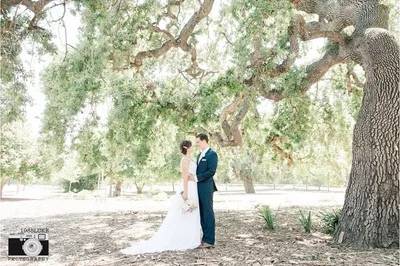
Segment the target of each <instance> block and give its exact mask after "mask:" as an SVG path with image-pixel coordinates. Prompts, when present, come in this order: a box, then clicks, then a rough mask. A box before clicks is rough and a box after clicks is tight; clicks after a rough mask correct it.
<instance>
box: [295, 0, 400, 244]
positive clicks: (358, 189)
mask: <svg viewBox="0 0 400 266" xmlns="http://www.w3.org/2000/svg"><path fill="white" fill-rule="evenodd" d="M294 4H295V6H296V8H297V9H299V10H302V11H305V12H308V13H314V14H318V15H319V17H320V21H319V22H312V23H304V22H303V25H302V28H303V29H305V30H304V31H303V32H301V33H300V35H301V36H302V39H303V40H304V39H306V40H307V39H311V38H313V36H316V37H318V36H321V34H322V33H327V32H334V33H335V34H334V35H332V34H331V33H330V34H326V35H325V37H326V38H328V39H330V40H331V41H333V42H336V43H337V44H338V46H339V53H338V55H339V56H340V57H342V58H343V62H346V61H350V60H353V61H355V62H356V63H360V64H361V65H362V67H363V69H364V71H365V74H366V83H365V85H364V96H363V101H362V106H361V109H360V112H359V116H358V118H357V121H356V125H355V128H354V133H353V160H352V167H351V172H350V179H349V184H348V187H347V190H346V196H345V203H344V207H343V211H342V215H341V217H340V220H339V226H338V229H337V231H336V233H335V240H336V241H337V242H338V243H344V244H351V245H353V246H358V247H398V246H399V209H398V204H399V140H400V138H399V112H400V95H399V90H400V88H399V75H400V59H399V45H398V43H397V41H396V39H395V38H394V37H393V36H392V35H391V34H390V33H389V32H388V31H387V30H386V29H383V28H384V27H386V26H387V24H388V23H387V20H388V9H387V8H386V7H385V6H384V5H381V4H379V1H377V0H370V1H368V0H349V1H333V0H331V1H329V0H328V1H322V0H296V1H294ZM324 20H325V23H323V22H321V21H324ZM350 25H351V26H353V27H354V33H353V34H352V35H351V36H349V37H347V38H344V39H343V41H341V40H340V35H338V34H342V32H341V31H342V30H343V29H344V28H345V27H347V26H350ZM373 27H380V28H373Z"/></svg>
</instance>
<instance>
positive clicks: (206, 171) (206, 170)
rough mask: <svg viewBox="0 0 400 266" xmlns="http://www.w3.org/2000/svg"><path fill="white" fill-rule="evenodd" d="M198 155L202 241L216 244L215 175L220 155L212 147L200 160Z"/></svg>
mask: <svg viewBox="0 0 400 266" xmlns="http://www.w3.org/2000/svg"><path fill="white" fill-rule="evenodd" d="M199 157H200V154H199V155H198V156H197V170H196V176H197V192H198V195H199V208H200V223H201V228H202V229H203V238H202V241H203V242H206V243H208V244H212V245H214V243H215V217H214V210H213V195H214V191H218V190H217V186H216V185H215V182H214V179H213V177H214V175H215V172H216V170H217V166H218V155H217V153H216V152H215V151H213V150H212V149H211V148H210V149H208V151H207V152H206V154H205V155H204V157H202V158H201V160H200V161H199Z"/></svg>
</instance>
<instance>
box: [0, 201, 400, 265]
mask: <svg viewBox="0 0 400 266" xmlns="http://www.w3.org/2000/svg"><path fill="white" fill-rule="evenodd" d="M309 209H310V208H309ZM326 209H327V207H324V208H318V209H316V208H312V209H311V210H312V212H313V213H315V214H317V213H318V211H320V210H326ZM163 215H165V212H151V213H148V212H132V211H124V212H104V213H92V214H90V213H88V214H85V213H81V214H69V215H58V216H51V217H38V218H20V219H7V220H2V221H1V222H2V225H3V226H2V230H1V241H2V243H1V245H0V246H1V250H0V252H1V254H5V253H6V250H5V249H6V243H5V239H6V234H8V232H10V231H13V230H15V228H19V227H25V226H26V227H36V226H37V227H43V226H47V227H48V228H49V230H50V232H49V233H50V235H49V238H50V258H49V261H48V262H46V263H42V262H41V263H38V264H37V265H398V261H399V252H398V251H397V250H385V249H373V250H353V249H351V248H345V247H338V246H336V245H334V244H333V243H332V241H331V239H330V238H329V236H327V235H324V234H321V233H318V232H316V231H314V233H312V234H306V233H303V232H302V231H301V227H300V226H299V224H298V222H297V218H298V208H295V207H291V208H284V209H280V210H277V215H278V216H277V219H278V222H279V228H278V229H277V230H276V231H274V232H270V231H267V230H264V229H263V224H262V220H261V218H260V217H258V216H257V211H256V210H252V211H218V212H216V227H217V236H216V238H217V243H216V247H215V248H214V249H208V250H190V251H185V252H171V251H166V252H162V253H158V254H144V255H132V256H128V255H123V254H121V253H119V250H120V249H122V248H124V247H126V246H127V245H128V242H129V241H132V240H137V239H145V238H147V237H149V236H150V235H151V234H152V232H154V230H156V229H157V227H158V225H159V224H160V223H161V221H162V217H163ZM315 219H317V218H315ZM316 223H317V221H316ZM315 229H318V226H317V225H316V228H315ZM0 264H1V265H32V264H33V263H31V264H28V263H23V262H20V263H17V262H10V261H7V260H6V258H5V257H2V258H1V259H0Z"/></svg>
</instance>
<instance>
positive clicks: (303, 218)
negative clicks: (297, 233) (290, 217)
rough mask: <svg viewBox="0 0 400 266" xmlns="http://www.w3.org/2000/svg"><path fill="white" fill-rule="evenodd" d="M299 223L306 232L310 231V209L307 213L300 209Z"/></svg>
mask: <svg viewBox="0 0 400 266" xmlns="http://www.w3.org/2000/svg"><path fill="white" fill-rule="evenodd" d="M299 221H300V224H301V225H302V226H303V228H304V231H305V232H306V233H310V232H311V227H312V221H311V211H309V212H308V215H305V214H304V213H303V212H302V211H301V210H300V217H299Z"/></svg>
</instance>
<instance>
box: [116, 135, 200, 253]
mask: <svg viewBox="0 0 400 266" xmlns="http://www.w3.org/2000/svg"><path fill="white" fill-rule="evenodd" d="M180 148H181V153H182V154H183V156H182V159H181V164H180V172H181V176H182V181H183V182H182V184H181V187H180V189H178V191H177V193H176V194H175V195H173V196H172V197H171V198H170V205H169V209H168V213H167V215H166V217H165V219H164V220H163V222H162V224H161V226H160V227H159V229H158V231H157V232H156V233H155V234H154V235H153V236H152V237H151V238H150V239H147V240H142V241H138V242H133V243H132V245H131V246H130V247H127V248H125V249H123V250H121V252H122V253H124V254H140V253H150V252H160V251H164V250H185V249H193V248H196V247H198V246H199V245H200V243H201V225H200V211H199V208H198V204H199V199H198V196H197V183H196V182H197V178H196V163H195V162H194V161H193V160H192V158H191V155H192V143H191V142H190V141H188V140H184V141H182V143H181V145H180ZM184 200H188V201H189V202H191V203H192V205H193V206H194V207H195V208H194V209H193V210H192V211H183V205H184ZM196 206H197V207H196Z"/></svg>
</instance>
